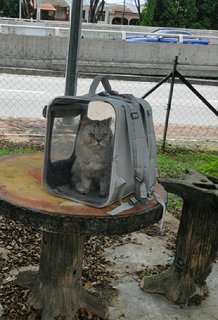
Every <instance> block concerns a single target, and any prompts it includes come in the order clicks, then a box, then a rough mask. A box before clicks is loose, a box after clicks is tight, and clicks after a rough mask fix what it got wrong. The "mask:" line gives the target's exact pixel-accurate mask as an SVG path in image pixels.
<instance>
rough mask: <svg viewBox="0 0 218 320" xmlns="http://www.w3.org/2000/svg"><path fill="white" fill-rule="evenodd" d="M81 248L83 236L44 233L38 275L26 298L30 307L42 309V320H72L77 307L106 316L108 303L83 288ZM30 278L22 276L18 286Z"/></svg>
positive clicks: (82, 247) (26, 273)
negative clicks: (61, 317)
mask: <svg viewBox="0 0 218 320" xmlns="http://www.w3.org/2000/svg"><path fill="white" fill-rule="evenodd" d="M83 249H84V236H77V235H65V234H57V233H50V232H43V238H42V245H41V257H40V267H39V272H38V274H37V276H36V277H35V283H34V284H33V287H32V290H31V292H30V295H29V297H28V302H29V303H30V305H32V306H34V307H35V308H36V309H40V310H41V312H42V315H41V319H42V320H53V319H54V318H55V317H57V316H65V319H66V320H71V319H72V317H73V316H74V315H75V314H76V312H77V311H78V309H80V308H84V309H87V310H89V311H90V312H92V313H93V314H95V315H97V316H99V317H101V318H103V319H104V318H105V317H107V315H108V306H107V303H106V302H105V301H103V300H102V299H100V298H97V297H94V296H92V295H90V294H89V293H88V292H87V291H86V290H85V289H84V288H83V286H82V283H81V277H82V261H83ZM30 276H31V273H29V272H25V273H23V274H22V275H20V276H19V277H18V283H19V284H24V282H25V283H26V284H27V283H28V279H29V277H30ZM31 278H32V279H33V280H34V277H31ZM24 279H25V280H24ZM28 284H30V283H28Z"/></svg>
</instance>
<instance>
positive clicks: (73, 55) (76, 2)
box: [65, 0, 82, 96]
mask: <svg viewBox="0 0 218 320" xmlns="http://www.w3.org/2000/svg"><path fill="white" fill-rule="evenodd" d="M81 10H82V1H80V0H72V9H71V23H70V36H69V48H68V59H67V69H66V85H65V95H72V96H73V95H75V94H76V87H77V60H78V51H79V43H80V32H81V17H82V12H81Z"/></svg>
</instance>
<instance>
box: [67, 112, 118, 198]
mask: <svg viewBox="0 0 218 320" xmlns="http://www.w3.org/2000/svg"><path fill="white" fill-rule="evenodd" d="M110 125H111V118H108V119H104V120H91V119H89V118H88V117H87V116H84V117H83V119H82V122H81V125H80V129H79V132H78V134H77V139H76V145H75V156H76V159H75V161H74V163H73V166H72V169H71V174H72V177H71V182H72V186H75V188H76V190H77V191H78V192H80V193H82V194H87V193H88V192H89V191H91V190H94V189H99V195H100V196H101V197H105V196H106V195H107V194H108V193H109V184H110V173H111V161H112V136H113V134H112V130H111V127H110Z"/></svg>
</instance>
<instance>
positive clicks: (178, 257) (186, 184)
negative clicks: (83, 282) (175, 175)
mask: <svg viewBox="0 0 218 320" xmlns="http://www.w3.org/2000/svg"><path fill="white" fill-rule="evenodd" d="M161 183H162V185H163V186H164V187H165V188H166V190H167V191H169V192H172V193H175V194H178V195H180V196H181V197H182V198H183V201H184V202H183V208H182V215H181V221H180V226H179V230H178V235H177V242H176V253H175V259H174V262H173V264H172V266H171V267H170V269H169V270H167V271H166V272H164V273H162V274H160V275H158V276H152V277H145V278H144V279H143V280H142V283H141V287H142V289H143V290H144V291H148V292H157V293H162V294H164V295H165V296H166V297H167V298H168V299H169V300H171V301H172V302H174V303H177V304H187V303H188V302H189V301H190V299H191V298H194V297H195V298H197V297H198V302H199V298H200V300H201V299H202V298H203V296H204V295H205V294H206V293H207V288H206V279H207V276H208V274H209V273H210V271H211V268H212V263H213V262H214V261H215V259H216V255H217V250H218V210H217V208H218V188H217V183H218V181H217V180H216V179H215V178H212V177H205V176H203V175H201V174H200V173H199V172H197V171H196V170H189V171H188V175H187V176H186V178H185V179H184V180H183V181H174V180H171V181H161Z"/></svg>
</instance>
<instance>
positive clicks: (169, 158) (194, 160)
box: [157, 146, 218, 218]
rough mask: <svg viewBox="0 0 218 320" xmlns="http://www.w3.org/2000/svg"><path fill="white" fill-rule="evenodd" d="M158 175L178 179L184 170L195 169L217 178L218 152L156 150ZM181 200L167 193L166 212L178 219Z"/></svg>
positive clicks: (175, 147) (170, 148) (179, 148)
mask: <svg viewBox="0 0 218 320" xmlns="http://www.w3.org/2000/svg"><path fill="white" fill-rule="evenodd" d="M157 167H158V175H159V177H160V178H180V177H181V176H182V175H183V174H184V173H185V169H188V168H195V169H197V170H199V171H201V172H202V173H203V174H206V175H209V176H215V177H218V152H217V151H205V150H197V149H187V148H181V147H178V146H170V147H169V146H167V147H166V148H165V150H164V151H163V150H162V149H161V148H158V156H157ZM181 207H182V199H181V198H179V197H178V196H176V195H174V194H172V193H168V205H167V208H168V211H170V212H171V213H172V214H173V215H174V216H176V217H177V218H179V217H180V212H181Z"/></svg>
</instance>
